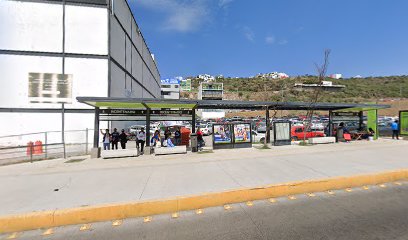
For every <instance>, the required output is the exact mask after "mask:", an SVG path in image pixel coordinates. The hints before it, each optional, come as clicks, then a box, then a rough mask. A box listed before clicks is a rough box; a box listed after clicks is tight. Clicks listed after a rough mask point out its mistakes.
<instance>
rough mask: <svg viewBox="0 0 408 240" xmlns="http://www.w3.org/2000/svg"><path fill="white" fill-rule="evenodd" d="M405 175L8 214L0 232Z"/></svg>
mask: <svg viewBox="0 0 408 240" xmlns="http://www.w3.org/2000/svg"><path fill="white" fill-rule="evenodd" d="M406 179H408V169H401V170H396V171H392V172H383V173H375V174H368V175H357V176H349V177H336V178H328V179H318V180H311V181H300V182H292V183H285V184H277V185H268V186H262V187H257V188H243V189H236V190H231V191H226V192H219V193H207V194H202V195H196V196H185V197H177V198H170V199H161V200H152V201H143V202H131V203H118V204H107V205H96V206H89V207H80V208H72V209H63V210H55V211H43V212H35V213H27V214H17V215H9V216H2V217H0V233H6V232H17V231H25V230H32V229H40V228H50V227H58V226H64V225H74V224H83V223H91V222H100V221H109V220H117V219H125V218H133V217H144V216H151V215H157V214H164V213H173V212H178V211H186V210H194V209H199V208H207V207H215V206H222V205H225V204H231V203H240V202H246V201H252V200H261V199H268V198H275V197H283V196H288V195H294V194H302V193H311V192H322V191H327V190H336V189H344V188H352V187H360V186H364V185H375V184H380V183H386V182H393V181H397V180H406Z"/></svg>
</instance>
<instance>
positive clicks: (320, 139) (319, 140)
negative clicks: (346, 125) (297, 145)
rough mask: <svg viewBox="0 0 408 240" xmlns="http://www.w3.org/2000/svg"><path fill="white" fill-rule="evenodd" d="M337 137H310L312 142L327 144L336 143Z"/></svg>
mask: <svg viewBox="0 0 408 240" xmlns="http://www.w3.org/2000/svg"><path fill="white" fill-rule="evenodd" d="M335 142H336V138H335V137H316V138H309V143H310V144H325V143H335Z"/></svg>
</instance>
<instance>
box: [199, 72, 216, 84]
mask: <svg viewBox="0 0 408 240" xmlns="http://www.w3.org/2000/svg"><path fill="white" fill-rule="evenodd" d="M197 78H198V79H201V80H204V82H210V81H215V77H214V76H211V75H209V74H200V75H198V76H197Z"/></svg>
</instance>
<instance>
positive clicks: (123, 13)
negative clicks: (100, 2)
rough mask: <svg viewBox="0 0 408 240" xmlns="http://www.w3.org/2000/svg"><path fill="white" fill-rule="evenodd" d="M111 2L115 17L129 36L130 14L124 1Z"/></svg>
mask: <svg viewBox="0 0 408 240" xmlns="http://www.w3.org/2000/svg"><path fill="white" fill-rule="evenodd" d="M112 1H113V12H114V14H115V15H116V17H117V18H118V19H119V21H120V23H121V24H122V26H123V28H125V30H126V32H127V33H128V34H129V35H131V34H132V31H131V27H132V25H131V24H132V23H131V20H132V14H131V13H130V11H129V8H128V7H127V4H126V2H125V1H126V0H112Z"/></svg>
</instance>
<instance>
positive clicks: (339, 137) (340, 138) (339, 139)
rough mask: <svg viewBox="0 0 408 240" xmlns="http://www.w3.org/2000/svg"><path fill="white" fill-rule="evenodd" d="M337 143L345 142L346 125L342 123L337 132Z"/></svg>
mask: <svg viewBox="0 0 408 240" xmlns="http://www.w3.org/2000/svg"><path fill="white" fill-rule="evenodd" d="M336 142H344V123H343V122H341V123H340V124H339V126H338V127H337V130H336Z"/></svg>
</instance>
